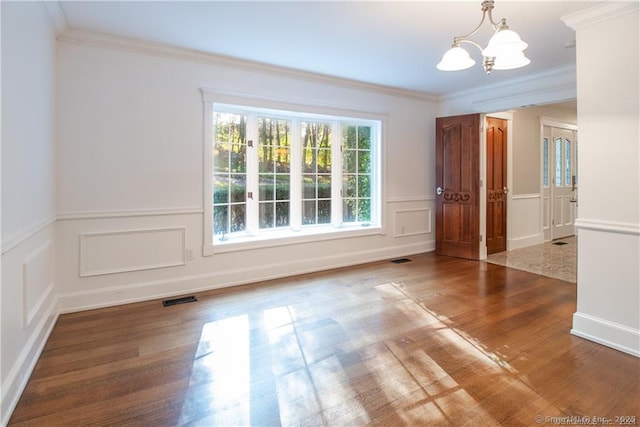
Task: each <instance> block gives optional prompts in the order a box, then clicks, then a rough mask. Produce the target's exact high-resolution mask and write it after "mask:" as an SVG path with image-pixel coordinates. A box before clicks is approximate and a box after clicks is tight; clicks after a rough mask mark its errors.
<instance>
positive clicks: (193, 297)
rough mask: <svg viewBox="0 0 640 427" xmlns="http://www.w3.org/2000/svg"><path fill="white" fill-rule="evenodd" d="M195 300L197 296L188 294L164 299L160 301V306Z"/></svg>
mask: <svg viewBox="0 0 640 427" xmlns="http://www.w3.org/2000/svg"><path fill="white" fill-rule="evenodd" d="M195 301H198V298H196V297H195V296H193V295H191V296H188V297H182V298H174V299H167V300H164V301H162V306H163V307H169V306H170V305H176V304H184V303H185V302H195Z"/></svg>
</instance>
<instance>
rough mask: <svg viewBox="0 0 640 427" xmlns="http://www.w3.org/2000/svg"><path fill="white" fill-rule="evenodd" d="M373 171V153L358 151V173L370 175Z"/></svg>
mask: <svg viewBox="0 0 640 427" xmlns="http://www.w3.org/2000/svg"><path fill="white" fill-rule="evenodd" d="M370 171H371V153H370V152H369V151H362V150H358V172H360V173H369V172H370Z"/></svg>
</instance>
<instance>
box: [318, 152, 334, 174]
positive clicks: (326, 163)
mask: <svg viewBox="0 0 640 427" xmlns="http://www.w3.org/2000/svg"><path fill="white" fill-rule="evenodd" d="M317 165H318V173H329V172H331V150H330V149H329V150H327V149H318V163H317Z"/></svg>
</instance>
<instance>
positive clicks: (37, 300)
mask: <svg viewBox="0 0 640 427" xmlns="http://www.w3.org/2000/svg"><path fill="white" fill-rule="evenodd" d="M52 291H53V242H52V241H51V240H48V241H46V242H45V243H44V244H43V245H42V246H40V247H39V248H37V249H36V250H35V251H34V252H32V253H31V254H30V255H29V256H28V257H27V258H26V259H25V260H24V261H23V262H22V312H23V322H22V327H23V328H27V327H28V326H29V325H30V324H31V322H32V321H33V319H34V318H35V317H36V315H37V314H38V312H39V311H40V310H41V308H42V306H43V305H44V303H45V301H47V299H48V297H49V295H51V292H52Z"/></svg>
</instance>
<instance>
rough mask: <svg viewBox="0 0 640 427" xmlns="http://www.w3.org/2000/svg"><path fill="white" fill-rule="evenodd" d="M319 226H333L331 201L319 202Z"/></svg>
mask: <svg viewBox="0 0 640 427" xmlns="http://www.w3.org/2000/svg"><path fill="white" fill-rule="evenodd" d="M318 224H331V200H318Z"/></svg>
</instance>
